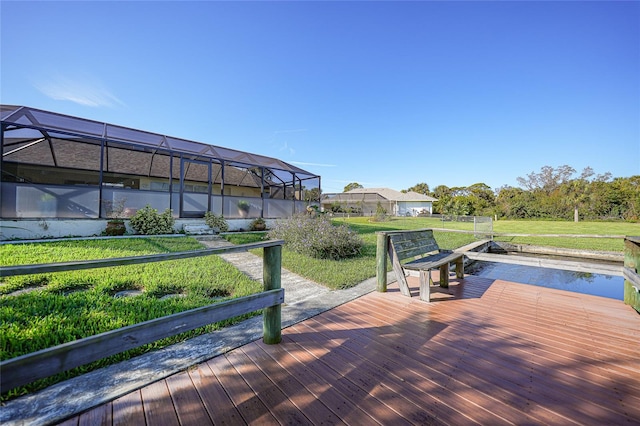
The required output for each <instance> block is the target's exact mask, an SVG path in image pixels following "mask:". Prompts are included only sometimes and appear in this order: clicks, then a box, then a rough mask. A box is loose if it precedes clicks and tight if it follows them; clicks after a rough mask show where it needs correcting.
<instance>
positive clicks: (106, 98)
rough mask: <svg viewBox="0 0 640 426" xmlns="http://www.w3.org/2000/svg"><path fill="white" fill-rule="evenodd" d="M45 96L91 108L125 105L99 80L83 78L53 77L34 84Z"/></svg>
mask: <svg viewBox="0 0 640 426" xmlns="http://www.w3.org/2000/svg"><path fill="white" fill-rule="evenodd" d="M34 87H35V88H36V89H38V90H39V91H40V92H42V93H43V94H44V95H46V96H48V97H50V98H51V99H55V100H58V101H71V102H75V103H77V104H80V105H84V106H90V107H115V106H119V105H120V106H122V105H124V103H123V102H122V101H121V100H120V99H118V98H117V97H116V96H115V95H114V94H113V93H111V91H110V90H109V89H108V88H107V87H106V86H105V85H104V84H103V83H102V82H101V81H99V80H97V79H95V78H92V77H88V76H81V77H79V78H78V77H76V78H71V77H64V76H53V77H48V78H47V79H46V80H44V81H39V82H37V83H34Z"/></svg>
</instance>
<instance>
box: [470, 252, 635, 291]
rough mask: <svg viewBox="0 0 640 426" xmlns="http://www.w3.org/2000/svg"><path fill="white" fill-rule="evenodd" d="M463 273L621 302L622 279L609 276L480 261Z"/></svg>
mask: <svg viewBox="0 0 640 426" xmlns="http://www.w3.org/2000/svg"><path fill="white" fill-rule="evenodd" d="M465 272H466V273H468V274H473V275H477V276H480V277H484V278H491V279H500V280H505V281H512V282H517V283H523V284H532V285H537V286H541V287H549V288H556V289H559V290H567V291H573V292H576V293H582V294H591V295H594V296H602V297H608V298H611V299H617V300H623V298H624V278H623V277H617V276H611V275H600V274H593V273H589V272H574V271H565V270H560V269H550V268H540V267H536V266H524V265H513V264H508V263H498V262H483V261H478V262H474V263H472V264H471V265H468V266H467V267H466V268H465Z"/></svg>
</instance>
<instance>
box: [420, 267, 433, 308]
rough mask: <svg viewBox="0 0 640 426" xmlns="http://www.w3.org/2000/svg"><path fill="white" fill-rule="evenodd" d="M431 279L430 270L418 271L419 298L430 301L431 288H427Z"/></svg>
mask: <svg viewBox="0 0 640 426" xmlns="http://www.w3.org/2000/svg"><path fill="white" fill-rule="evenodd" d="M431 283H432V281H431V270H428V271H420V300H424V301H425V302H430V301H431V300H430V293H431V289H430V288H429V286H430V284H431Z"/></svg>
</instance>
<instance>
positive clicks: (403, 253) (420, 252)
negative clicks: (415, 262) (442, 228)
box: [389, 229, 440, 261]
mask: <svg viewBox="0 0 640 426" xmlns="http://www.w3.org/2000/svg"><path fill="white" fill-rule="evenodd" d="M389 243H390V248H392V249H393V251H394V252H395V255H396V256H397V257H398V260H400V261H402V260H405V259H409V258H415V257H417V256H424V255H426V254H428V253H433V252H439V251H440V247H438V243H436V240H435V238H433V231H432V230H430V229H425V230H421V231H407V232H399V233H397V234H396V233H393V234H391V235H389Z"/></svg>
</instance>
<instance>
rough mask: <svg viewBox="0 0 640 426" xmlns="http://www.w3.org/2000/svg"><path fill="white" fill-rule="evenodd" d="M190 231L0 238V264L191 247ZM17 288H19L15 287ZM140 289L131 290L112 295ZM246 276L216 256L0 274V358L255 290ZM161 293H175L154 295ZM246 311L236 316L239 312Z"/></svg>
mask: <svg viewBox="0 0 640 426" xmlns="http://www.w3.org/2000/svg"><path fill="white" fill-rule="evenodd" d="M202 248H203V247H202V246H201V245H200V243H198V242H197V241H196V240H194V239H193V238H188V237H178V238H144V239H141V238H127V239H107V240H82V241H61V242H46V243H32V244H5V245H0V262H1V265H2V266H7V265H20V264H34V263H50V262H63V261H69V260H84V259H86V260H89V259H97V258H113V257H124V256H136V255H144V254H153V253H164V252H176V251H187V250H197V249H202ZM17 290H21V292H20V291H19V292H17V293H16V291H17ZM121 290H142V291H143V294H142V295H141V296H136V297H121V298H115V297H113V296H114V294H115V293H117V292H119V291H121ZM261 290H262V286H261V285H260V283H258V282H256V281H253V280H251V279H249V278H248V277H247V276H245V275H244V274H242V273H241V272H240V271H238V270H237V269H236V268H235V267H233V266H231V265H230V264H228V263H226V262H224V261H223V260H222V259H220V258H219V257H218V256H206V257H198V258H193V259H183V260H173V261H165V262H157V263H148V264H143V265H131V266H119V267H111V268H100V269H91V270H83V271H72V272H57V273H50V274H38V275H29V276H18V277H4V278H0V294H1V295H0V323H1V324H2V325H3V326H2V328H1V329H0V359H2V360H5V359H10V358H14V357H16V356H19V355H22V354H25V353H30V352H34V351H37V350H40V349H44V348H47V347H51V346H55V345H59V344H62V343H65V342H69V341H73V340H76V339H80V338H83V337H87V336H92V335H95V334H99V333H102V332H105V331H109V330H113V329H116V328H120V327H124V326H127V325H131V324H137V323H140V322H143V321H147V320H150V319H154V318H159V317H163V316H166V315H170V314H173V313H177V312H182V311H185V310H188V309H193V308H196V307H200V306H205V305H209V304H211V303H213V302H214V301H215V300H223V299H228V298H235V297H240V296H245V295H249V294H253V293H257V292H259V291H261ZM165 295H178V296H176V297H169V298H162V297H163V296H165ZM246 317H247V316H245V317H243V318H246ZM238 320H240V318H237V319H235V320H230V321H226V322H224V323H220V324H214V325H210V326H207V327H203V328H201V329H197V330H193V331H191V332H187V333H183V334H181V335H178V336H174V337H171V338H167V339H164V340H161V341H158V342H155V343H152V344H149V345H145V346H142V347H140V348H137V349H133V350H131V351H128V352H125V353H122V354H119V355H114V356H112V357H109V358H106V359H104V360H101V361H98V362H95V363H93V364H89V365H87V366H83V367H79V368H76V369H74V370H71V371H69V372H67V373H63V374H60V375H58V376H54V377H52V378H49V379H43V380H40V381H38V382H35V383H33V384H31V385H29V386H27V387H24V388H19V389H16V390H14V391H11V392H10V393H9V394H6V395H2V398H3V399H6V398H7V397H13V396H16V395H19V394H23V393H26V392H29V391H33V390H36V389H39V388H42V387H44V386H48V385H49V384H51V383H54V382H56V381H60V380H62V379H64V378H68V377H73V376H75V375H78V374H81V373H83V372H86V371H90V370H92V369H95V368H98V367H101V366H104V365H108V364H111V363H114V362H117V361H120V360H123V359H127V358H129V357H132V356H135V355H139V354H142V353H144V352H147V351H150V350H152V349H154V348H158V347H162V346H166V345H168V344H171V343H175V342H178V341H181V340H185V339H187V338H190V337H193V336H196V335H198V334H202V333H203V332H205V331H209V330H214V329H217V328H220V327H223V326H225V325H228V324H230V323H233V322H237V321H238Z"/></svg>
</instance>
